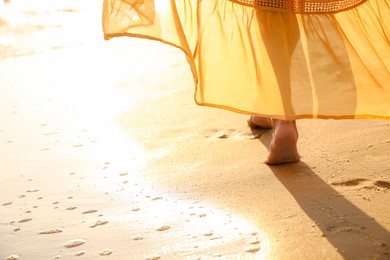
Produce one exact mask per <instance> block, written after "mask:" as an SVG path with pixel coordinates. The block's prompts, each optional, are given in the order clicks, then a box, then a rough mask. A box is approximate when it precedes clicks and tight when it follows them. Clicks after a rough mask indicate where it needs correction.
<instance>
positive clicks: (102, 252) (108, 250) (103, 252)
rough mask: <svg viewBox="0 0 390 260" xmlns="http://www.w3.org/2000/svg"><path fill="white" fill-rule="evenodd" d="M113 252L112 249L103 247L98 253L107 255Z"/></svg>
mask: <svg viewBox="0 0 390 260" xmlns="http://www.w3.org/2000/svg"><path fill="white" fill-rule="evenodd" d="M112 253H113V251H112V249H104V250H103V251H101V252H100V253H99V254H100V255H102V256H109V255H111V254H112Z"/></svg>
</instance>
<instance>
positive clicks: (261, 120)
mask: <svg viewBox="0 0 390 260" xmlns="http://www.w3.org/2000/svg"><path fill="white" fill-rule="evenodd" d="M248 126H249V127H250V128H263V129H271V128H273V124H272V119H271V118H269V117H261V116H251V117H250V118H249V119H248Z"/></svg>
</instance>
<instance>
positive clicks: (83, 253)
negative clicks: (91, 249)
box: [74, 250, 87, 256]
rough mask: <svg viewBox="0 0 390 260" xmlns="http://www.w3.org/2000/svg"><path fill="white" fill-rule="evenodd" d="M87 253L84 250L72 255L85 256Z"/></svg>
mask: <svg viewBox="0 0 390 260" xmlns="http://www.w3.org/2000/svg"><path fill="white" fill-rule="evenodd" d="M86 253H87V251H85V250H81V251H78V252H77V253H76V254H74V255H75V256H82V255H85V254H86Z"/></svg>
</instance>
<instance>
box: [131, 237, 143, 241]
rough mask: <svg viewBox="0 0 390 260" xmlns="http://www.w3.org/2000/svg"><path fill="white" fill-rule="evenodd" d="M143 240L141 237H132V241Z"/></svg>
mask: <svg viewBox="0 0 390 260" xmlns="http://www.w3.org/2000/svg"><path fill="white" fill-rule="evenodd" d="M142 239H144V238H143V237H141V236H136V237H133V240H136V241H139V240H142Z"/></svg>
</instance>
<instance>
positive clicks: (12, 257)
mask: <svg viewBox="0 0 390 260" xmlns="http://www.w3.org/2000/svg"><path fill="white" fill-rule="evenodd" d="M17 259H19V256H17V255H10V256H9V257H7V258H6V260H17Z"/></svg>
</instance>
